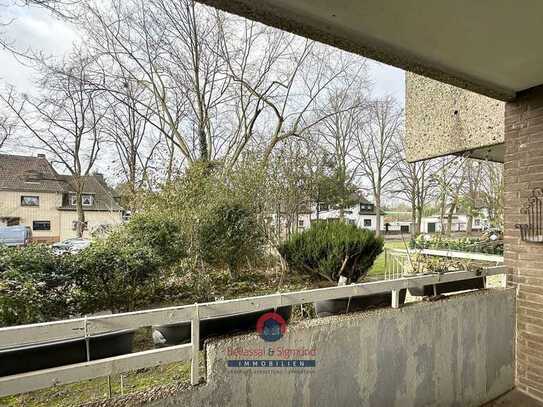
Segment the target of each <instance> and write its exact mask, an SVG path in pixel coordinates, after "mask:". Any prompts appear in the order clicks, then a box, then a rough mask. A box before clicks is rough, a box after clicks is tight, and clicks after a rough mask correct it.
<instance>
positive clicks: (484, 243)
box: [410, 234, 503, 255]
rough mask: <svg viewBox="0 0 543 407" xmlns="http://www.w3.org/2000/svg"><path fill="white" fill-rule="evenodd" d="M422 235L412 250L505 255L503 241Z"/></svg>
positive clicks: (416, 240) (412, 244)
mask: <svg viewBox="0 0 543 407" xmlns="http://www.w3.org/2000/svg"><path fill="white" fill-rule="evenodd" d="M427 236H428V235H426V236H425V235H420V236H418V237H417V238H416V239H414V240H412V241H411V243H410V247H411V248H416V249H443V250H456V251H460V252H474V253H487V254H498V255H503V240H501V239H498V240H490V239H489V238H483V237H482V238H478V237H463V238H459V239H452V238H450V237H447V236H444V235H441V234H435V235H433V236H431V237H430V238H428V237H427Z"/></svg>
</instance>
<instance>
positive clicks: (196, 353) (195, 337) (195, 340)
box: [190, 303, 200, 386]
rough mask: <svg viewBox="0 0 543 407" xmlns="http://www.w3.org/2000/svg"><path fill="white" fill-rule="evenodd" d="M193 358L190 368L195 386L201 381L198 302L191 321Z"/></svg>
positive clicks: (191, 380) (191, 378)
mask: <svg viewBox="0 0 543 407" xmlns="http://www.w3.org/2000/svg"><path fill="white" fill-rule="evenodd" d="M190 331H191V344H192V359H191V369H190V383H191V384H192V385H193V386H195V385H197V384H198V383H199V382H200V373H199V369H200V316H199V315H198V303H196V304H194V316H193V317H192V320H191V322H190Z"/></svg>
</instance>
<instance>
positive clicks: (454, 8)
mask: <svg viewBox="0 0 543 407" xmlns="http://www.w3.org/2000/svg"><path fill="white" fill-rule="evenodd" d="M199 1H201V2H202V3H205V4H209V5H212V6H215V7H217V8H220V9H223V10H225V11H229V12H232V13H235V14H239V15H242V16H245V17H248V18H250V19H253V20H257V21H260V22H262V23H265V24H268V25H271V26H275V27H278V28H281V29H284V30H287V31H291V32H294V33H297V34H300V35H302V36H305V37H309V38H312V39H315V40H318V41H321V42H324V43H327V44H330V45H334V46H336V47H338V48H342V49H345V50H347V51H351V52H354V53H358V54H360V55H363V56H366V57H369V58H372V59H375V60H378V61H381V62H384V63H387V64H390V65H394V66H397V67H399V68H403V69H405V70H408V71H412V72H416V73H419V74H422V75H426V76H429V77H431V78H434V79H438V80H440V81H443V82H447V83H450V84H453V85H456V86H460V87H463V88H466V89H470V90H473V91H475V92H479V93H482V94H485V95H488V96H491V97H494V98H497V99H501V100H511V99H513V98H514V97H515V93H516V92H518V91H521V90H524V89H527V88H531V87H533V86H536V85H540V84H543V52H541V51H542V45H541V41H542V39H543V1H541V0H523V1H521V2H519V1H514V0H476V1H474V0H455V1H450V0H426V1H422V0H333V1H331V0H199Z"/></svg>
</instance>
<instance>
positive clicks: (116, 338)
mask: <svg viewBox="0 0 543 407" xmlns="http://www.w3.org/2000/svg"><path fill="white" fill-rule="evenodd" d="M134 332H135V331H134V330H122V331H114V332H108V333H105V334H100V335H95V336H91V337H90V339H89V350H90V359H91V360H97V359H104V358H109V357H113V356H119V355H124V354H127V353H132V344H133V340H134ZM86 361H87V351H86V345H85V339H84V338H75V339H69V340H64V341H54V342H41V343H35V344H29V345H25V346H18V347H11V348H4V349H1V348H0V377H1V376H10V375H13V374H18V373H25V372H31V371H34V370H41V369H50V368H53V367H59V366H64V365H71V364H74V363H82V362H86Z"/></svg>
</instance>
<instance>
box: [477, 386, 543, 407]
mask: <svg viewBox="0 0 543 407" xmlns="http://www.w3.org/2000/svg"><path fill="white" fill-rule="evenodd" d="M509 406H511V407H513V406H514V407H543V403H542V402H540V401H537V400H535V399H533V398H531V397H530V396H528V395H526V394H524V393H522V392H521V391H519V390H517V389H513V390H511V391H510V392H509V393H506V394H504V395H503V396H501V397H500V398H498V399H496V400H494V401H491V402H490V403H486V404H484V405H483V406H482V407H509Z"/></svg>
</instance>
